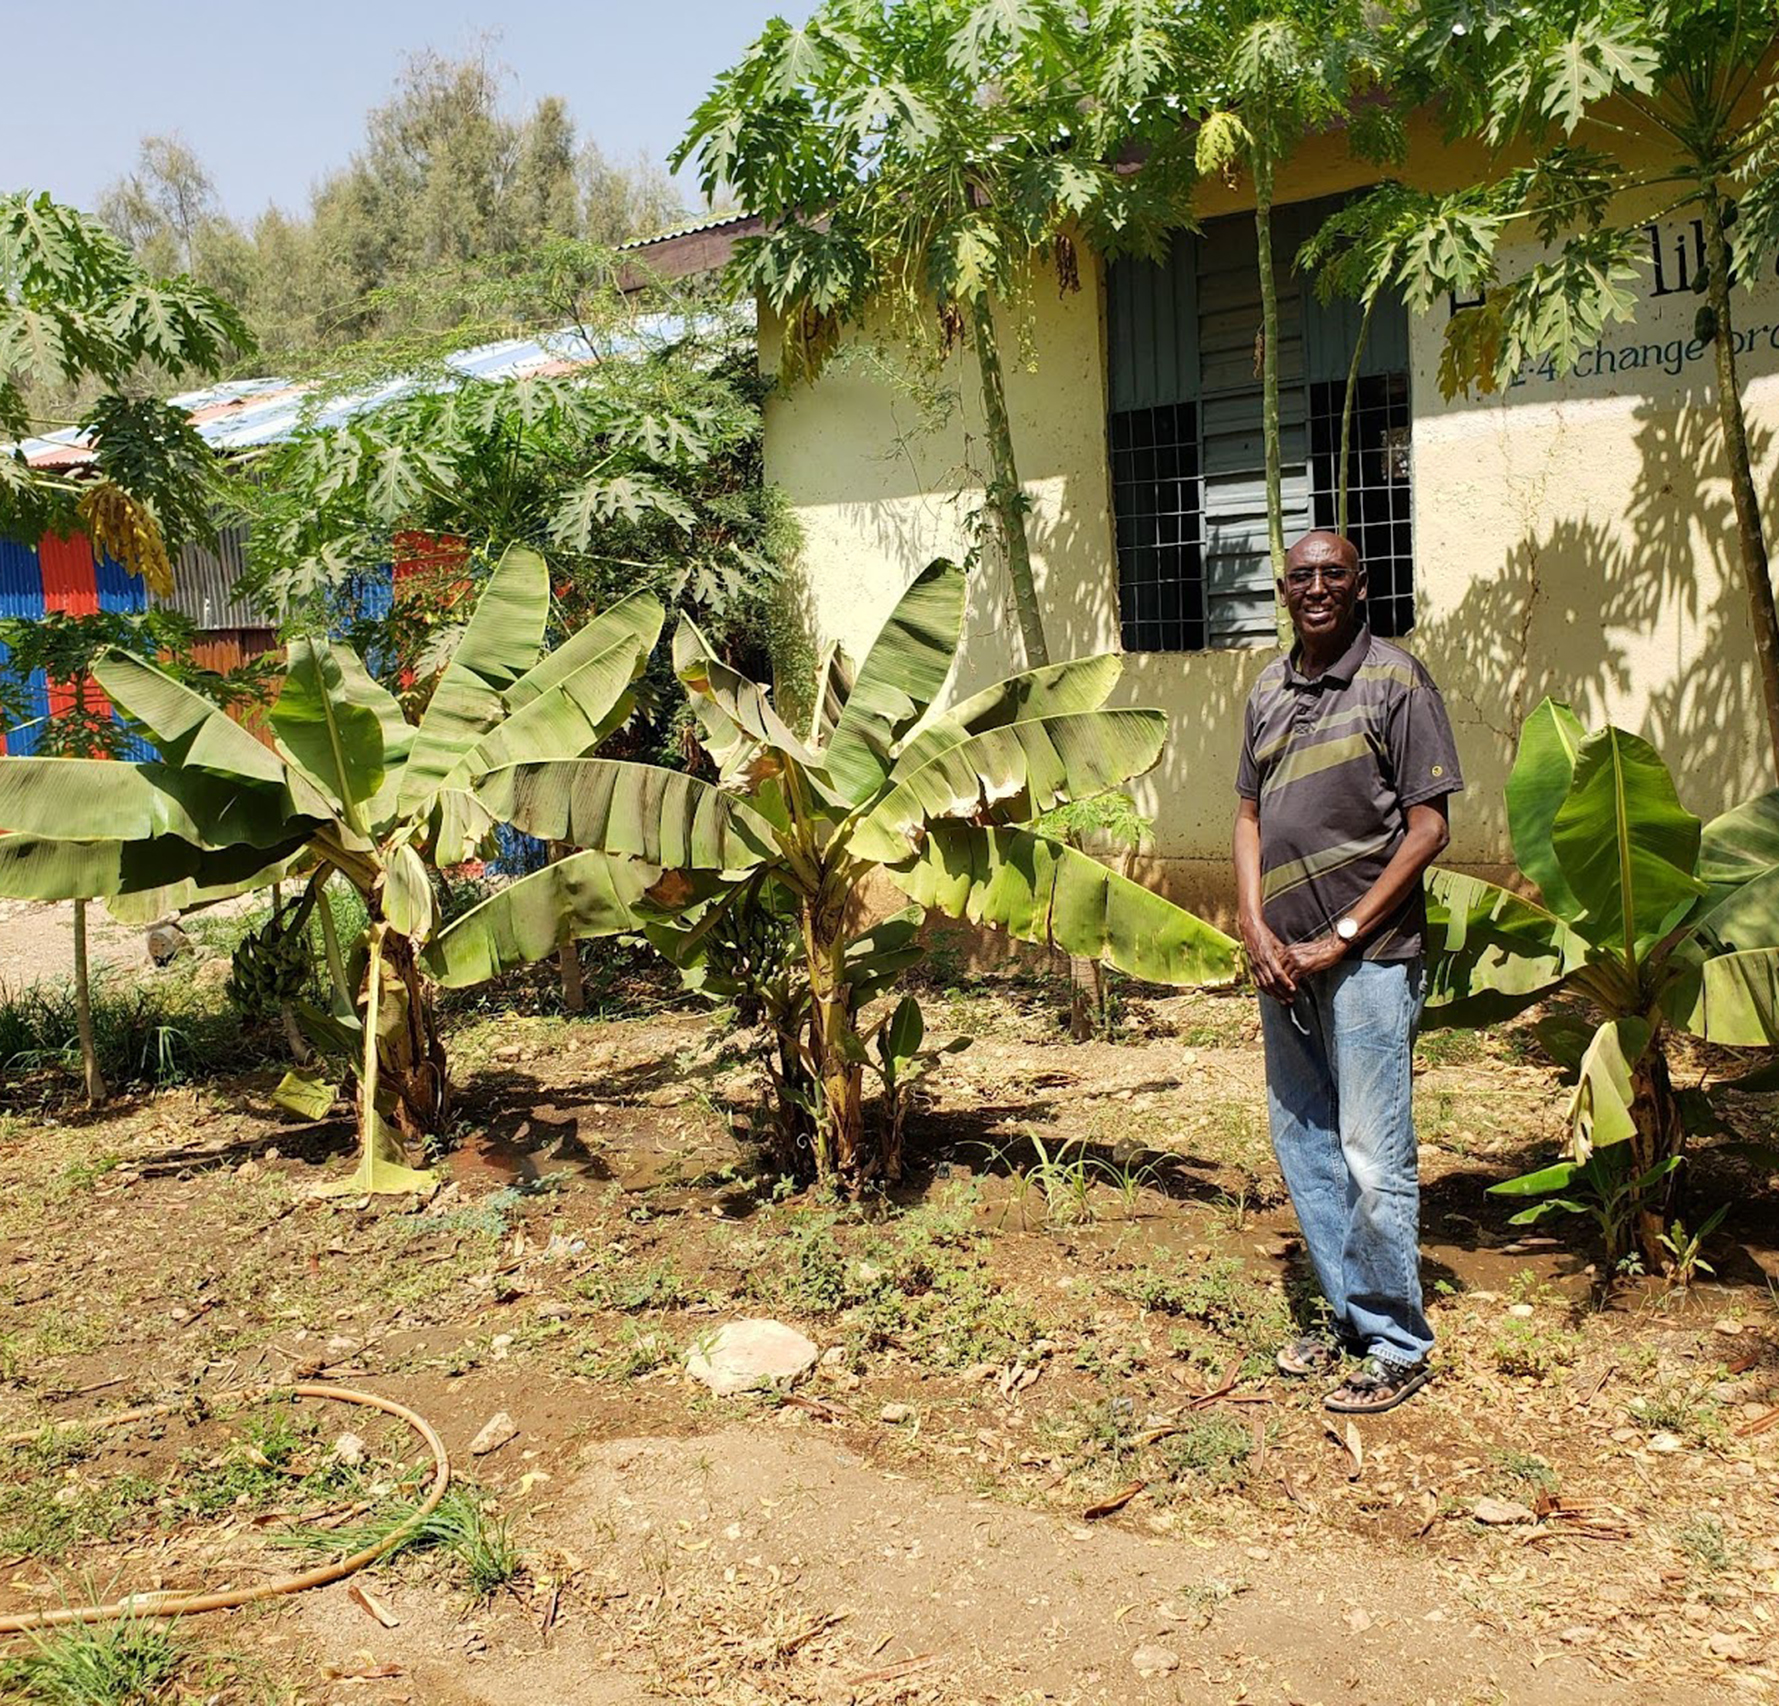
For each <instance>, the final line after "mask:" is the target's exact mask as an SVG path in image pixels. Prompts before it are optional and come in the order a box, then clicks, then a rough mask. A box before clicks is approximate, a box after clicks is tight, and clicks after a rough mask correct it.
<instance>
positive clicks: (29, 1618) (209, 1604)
mask: <svg viewBox="0 0 1779 1706" xmlns="http://www.w3.org/2000/svg"><path fill="white" fill-rule="evenodd" d="M285 1392H288V1393H289V1394H291V1396H293V1397H296V1398H329V1399H333V1400H335V1401H336V1402H338V1403H341V1404H362V1405H363V1406H364V1407H365V1408H366V1409H370V1410H381V1411H382V1412H383V1413H384V1414H385V1415H386V1416H394V1417H395V1418H396V1420H397V1421H400V1422H405V1423H406V1424H407V1425H408V1426H409V1427H410V1428H412V1429H413V1430H414V1432H415V1433H417V1434H419V1436H420V1437H421V1439H422V1440H424V1441H425V1442H426V1448H427V1450H428V1451H430V1452H431V1453H432V1461H433V1475H432V1485H431V1486H430V1487H429V1488H428V1489H427V1493H426V1497H425V1498H424V1499H422V1500H421V1502H420V1505H419V1508H418V1509H417V1510H415V1511H414V1513H413V1514H412V1515H411V1516H409V1517H407V1518H406V1519H405V1520H403V1521H402V1522H400V1523H398V1524H397V1525H396V1526H395V1527H394V1528H392V1529H391V1530H390V1531H389V1532H388V1533H387V1534H386V1535H384V1536H383V1538H382V1539H381V1540H379V1541H377V1542H376V1543H375V1544H374V1545H370V1546H366V1547H364V1548H363V1549H362V1550H361V1551H358V1552H354V1553H353V1554H352V1556H351V1557H350V1558H342V1559H340V1560H339V1561H338V1562H337V1563H333V1564H322V1565H319V1566H318V1567H317V1568H315V1569H313V1570H305V1571H303V1573H302V1574H301V1575H296V1576H285V1577H282V1578H281V1579H279V1580H278V1581H274V1582H265V1583H263V1584H262V1585H261V1586H259V1587H253V1588H235V1589H231V1590H228V1591H224V1592H219V1593H199V1594H193V1593H182V1592H179V1591H176V1590H165V1591H156V1592H152V1593H132V1594H125V1595H124V1596H123V1598H122V1599H117V1600H113V1601H112V1602H111V1604H109V1605H73V1606H64V1607H62V1608H61V1609H60V1610H57V1611H27V1612H19V1613H17V1614H16V1615H14V1616H11V1617H0V1635H22V1634H25V1633H26V1632H28V1631H30V1630H33V1629H55V1628H60V1627H62V1626H64V1625H66V1624H70V1623H109V1622H111V1621H112V1620H113V1619H115V1618H119V1617H193V1616H196V1615H197V1614H198V1613H200V1612H204V1611H231V1610H233V1609H234V1608H235V1607H236V1606H239V1605H250V1604H252V1603H253V1602H254V1601H255V1600H261V1599H277V1598H279V1597H280V1596H281V1595H284V1594H289V1593H302V1592H303V1591H304V1590H305V1589H308V1588H319V1587H325V1586H327V1584H328V1583H329V1582H337V1581H339V1580H341V1578H343V1577H345V1576H350V1575H354V1574H356V1573H357V1572H358V1571H359V1570H362V1569H363V1568H364V1567H365V1566H366V1565H367V1564H374V1563H375V1562H376V1561H377V1560H378V1559H379V1558H381V1557H382V1556H383V1554H384V1553H385V1552H388V1551H389V1550H390V1549H391V1548H392V1547H394V1546H396V1545H398V1544H399V1543H400V1542H401V1541H402V1540H404V1539H405V1538H406V1537H407V1535H408V1534H409V1532H410V1531H411V1530H413V1529H415V1528H417V1527H418V1526H419V1525H420V1524H421V1523H423V1522H424V1521H425V1520H426V1519H427V1518H428V1517H429V1516H431V1515H432V1513H433V1512H434V1511H435V1510H437V1509H438V1504H439V1500H440V1499H442V1498H443V1497H444V1496H445V1489H446V1488H447V1487H448V1486H449V1485H450V1484H451V1460H450V1458H449V1457H447V1456H446V1455H445V1442H444V1441H443V1440H441V1439H440V1438H439V1436H438V1433H437V1431H436V1430H435V1429H434V1427H433V1425H432V1423H430V1422H429V1421H427V1420H426V1418H425V1417H424V1416H421V1415H418V1414H416V1413H415V1412H414V1411H413V1410H410V1409H409V1408H408V1407H407V1405H405V1404H398V1403H396V1401H395V1400H394V1399H393V1398H379V1397H378V1396H377V1395H376V1394H375V1393H372V1392H357V1391H354V1390H353V1389H352V1388H351V1387H349V1386H321V1385H317V1384H315V1383H313V1382H308V1381H305V1382H302V1383H300V1384H297V1385H294V1386H291V1385H278V1384H276V1383H272V1384H268V1385H265V1386H251V1387H247V1388H245V1389H244V1390H241V1391H238V1392H222V1393H218V1394H217V1395H216V1396H215V1398H214V1399H208V1400H207V1402H213V1403H226V1402H233V1403H240V1404H250V1403H255V1402H257V1401H258V1400H259V1399H262V1398H268V1397H270V1396H271V1395H272V1394H273V1393H285ZM190 1402H191V1401H190V1399H176V1400H170V1401H168V1402H167V1403H163V1404H144V1405H142V1406H140V1407H139V1408H137V1409H134V1410H120V1411H119V1412H118V1413H117V1414H115V1415H111V1416H99V1417H96V1418H94V1419H93V1420H91V1421H85V1422H52V1423H51V1424H50V1427H51V1428H52V1429H57V1428H66V1427H92V1428H114V1427H121V1426H122V1425H123V1424H125V1423H126V1422H140V1421H145V1420H147V1419H148V1418H149V1417H151V1416H170V1415H176V1414H177V1413H178V1412H180V1411H181V1410H184V1409H187V1408H188V1407H189V1405H190ZM42 1433H43V1430H42V1429H41V1428H30V1429H27V1430H25V1431H24V1432H22V1433H13V1434H5V1435H0V1445H26V1444H29V1443H30V1442H31V1441H32V1440H34V1439H38V1438H40V1437H41V1436H42Z"/></svg>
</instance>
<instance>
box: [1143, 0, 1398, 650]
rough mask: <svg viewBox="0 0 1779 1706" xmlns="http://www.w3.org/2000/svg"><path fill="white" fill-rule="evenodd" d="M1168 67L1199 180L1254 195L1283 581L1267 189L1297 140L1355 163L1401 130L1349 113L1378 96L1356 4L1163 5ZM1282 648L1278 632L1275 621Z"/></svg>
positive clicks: (1366, 107) (1272, 529)
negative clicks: (1334, 137) (1341, 148)
mask: <svg viewBox="0 0 1779 1706" xmlns="http://www.w3.org/2000/svg"><path fill="white" fill-rule="evenodd" d="M1167 15H1168V27H1169V29H1170V31H1173V32H1177V34H1176V39H1175V43H1174V49H1173V52H1174V57H1175V59H1176V61H1177V62H1178V64H1179V65H1180V66H1181V67H1182V69H1183V72H1184V79H1185V80H1184V90H1185V96H1186V100H1187V102H1188V104H1189V105H1190V107H1191V108H1192V109H1193V111H1194V113H1195V115H1196V116H1197V117H1198V120H1199V123H1198V129H1197V133H1196V159H1197V165H1198V169H1199V170H1200V171H1201V172H1202V173H1204V174H1206V175H1207V176H1210V175H1214V174H1222V175H1223V176H1224V177H1226V178H1228V179H1230V180H1231V181H1233V180H1234V179H1235V177H1236V176H1237V175H1238V174H1239V173H1241V172H1246V173H1247V174H1248V176H1249V177H1250V178H1251V179H1252V182H1253V187H1254V229H1255V235H1256V238H1257V244H1258V249H1259V262H1260V316H1261V325H1260V340H1259V343H1260V348H1259V354H1260V363H1261V417H1262V430H1263V437H1264V439H1265V445H1266V513H1267V543H1268V547H1269V550H1270V553H1271V556H1272V572H1273V579H1274V580H1275V581H1277V580H1279V579H1281V578H1282V577H1283V575H1284V573H1285V522H1284V501H1283V496H1282V492H1281V464H1282V461H1283V457H1282V451H1281V445H1280V435H1279V300H1278V273H1277V270H1276V268H1275V263H1274V260H1273V247H1272V214H1273V194H1274V182H1275V179H1276V176H1277V173H1278V171H1279V170H1280V168H1281V167H1283V166H1284V165H1286V164H1287V163H1288V162H1289V160H1290V159H1291V157H1292V155H1294V154H1295V153H1296V151H1297V148H1298V146H1299V144H1300V143H1302V142H1303V141H1304V140H1305V138H1306V137H1308V136H1310V135H1312V134H1314V133H1315V132H1317V131H1321V130H1328V129H1332V128H1333V127H1335V126H1337V125H1339V126H1343V127H1344V128H1345V130H1346V133H1347V138H1346V139H1347V145H1348V146H1349V147H1350V148H1351V149H1352V150H1353V152H1354V153H1356V154H1359V155H1361V156H1362V157H1365V158H1390V157H1393V156H1396V155H1399V153H1400V150H1401V123H1400V120H1399V119H1398V117H1397V116H1396V113H1395V111H1394V109H1393V108H1392V107H1390V106H1389V105H1387V104H1385V103H1384V102H1382V101H1377V100H1370V101H1365V102H1363V103H1356V97H1360V96H1366V95H1370V94H1372V93H1374V92H1375V90H1376V88H1377V85H1378V54H1377V48H1376V44H1375V41H1374V38H1373V36H1372V32H1371V30H1370V28H1369V26H1368V23H1367V19H1366V8H1365V7H1364V6H1363V5H1361V4H1356V3H1354V0H1337V3H1335V4H1332V5H1330V4H1320V3H1318V4H1304V3H1301V0H1229V3H1225V4H1213V5H1208V6H1171V7H1169V8H1168V9H1167ZM1280 621H1281V637H1283V635H1284V633H1285V631H1286V630H1285V627H1284V625H1283V613H1282V612H1281V614H1280Z"/></svg>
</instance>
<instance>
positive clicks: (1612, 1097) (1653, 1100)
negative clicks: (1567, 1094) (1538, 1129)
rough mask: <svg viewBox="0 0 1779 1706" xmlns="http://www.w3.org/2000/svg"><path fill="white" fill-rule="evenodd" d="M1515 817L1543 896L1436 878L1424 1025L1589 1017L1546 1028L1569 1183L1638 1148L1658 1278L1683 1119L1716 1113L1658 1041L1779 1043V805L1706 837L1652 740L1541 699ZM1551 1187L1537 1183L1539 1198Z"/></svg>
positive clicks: (1513, 794) (1521, 853)
mask: <svg viewBox="0 0 1779 1706" xmlns="http://www.w3.org/2000/svg"><path fill="white" fill-rule="evenodd" d="M1507 820H1508V828H1509V831H1510V833H1511V835H1512V839H1513V850H1514V858H1515V860H1516V861H1517V863H1518V866H1519V870H1520V874H1521V876H1522V877H1523V878H1525V879H1526V880H1527V881H1528V882H1529V883H1531V884H1535V885H1536V887H1537V898H1536V899H1534V898H1530V897H1528V896H1526V895H1523V894H1519V893H1516V892H1514V891H1513V890H1511V889H1506V888H1502V887H1499V886H1498V885H1496V884H1494V883H1489V882H1485V881H1483V880H1481V879H1479V878H1477V877H1472V876H1465V875H1462V874H1460V873H1458V872H1455V871H1447V870H1438V871H1435V872H1434V873H1433V874H1432V877H1431V879H1430V882H1429V906H1428V921H1429V925H1430V934H1429V938H1428V940H1429V946H1430V949H1431V965H1430V967H1429V993H1428V998H1427V1014H1426V1017H1427V1021H1428V1022H1429V1023H1440V1022H1443V1023H1448V1024H1477V1023H1491V1022H1496V1021H1499V1020H1501V1019H1505V1018H1509V1017H1511V1016H1512V1015H1514V1014H1516V1013H1519V1012H1522V1011H1524V1010H1525V1009H1526V1008H1528V1007H1530V1006H1532V1005H1533V1004H1534V1003H1537V1002H1540V1001H1544V1000H1548V999H1549V998H1551V997H1553V996H1556V995H1559V994H1562V995H1568V996H1571V997H1574V998H1577V999H1578V1000H1579V1001H1580V1002H1581V1003H1582V1004H1583V1005H1584V1007H1585V1008H1586V1009H1587V1010H1588V1012H1589V1020H1588V1024H1587V1027H1586V1028H1585V1030H1584V1031H1583V1033H1582V1034H1580V1035H1575V1034H1574V1033H1573V1032H1571V1031H1568V1030H1567V1028H1566V1027H1564V1026H1563V1025H1562V1024H1560V1023H1554V1022H1553V1023H1549V1024H1547V1025H1546V1026H1544V1027H1541V1030H1540V1035H1541V1036H1543V1037H1545V1038H1546V1039H1547V1041H1548V1042H1549V1043H1550V1044H1551V1045H1552V1046H1553V1050H1554V1052H1557V1053H1558V1054H1560V1055H1567V1056H1569V1057H1570V1058H1569V1060H1568V1064H1571V1065H1572V1066H1573V1067H1574V1068H1575V1070H1576V1074H1577V1076H1576V1083H1575V1091H1574V1094H1573V1096H1572V1097H1571V1099H1570V1103H1569V1109H1568V1126H1569V1137H1568V1143H1569V1148H1570V1150H1571V1153H1572V1157H1573V1162H1574V1165H1575V1167H1576V1168H1577V1169H1579V1168H1581V1167H1583V1166H1585V1164H1586V1163H1587V1161H1588V1159H1589V1157H1590V1155H1591V1154H1592V1153H1593V1152H1594V1151H1595V1150H1597V1149H1602V1148H1605V1147H1608V1146H1610V1145H1613V1144H1619V1143H1623V1144H1627V1145H1629V1150H1630V1153H1629V1163H1628V1169H1627V1171H1628V1176H1629V1177H1630V1178H1631V1179H1633V1180H1635V1181H1641V1182H1646V1183H1647V1188H1646V1189H1644V1190H1643V1192H1642V1200H1641V1201H1640V1203H1639V1205H1638V1208H1637V1212H1636V1215H1635V1221H1634V1229H1635V1234H1636V1238H1637V1242H1638V1245H1639V1248H1640V1251H1641V1254H1642V1257H1643V1260H1644V1262H1645V1263H1646V1265H1647V1266H1648V1267H1649V1268H1650V1270H1651V1271H1654V1270H1656V1269H1659V1268H1661V1267H1662V1266H1663V1265H1664V1264H1665V1261H1666V1250H1665V1247H1664V1245H1663V1243H1662V1233H1663V1232H1664V1230H1665V1229H1666V1218H1667V1213H1668V1209H1669V1207H1670V1204H1671V1199H1672V1193H1673V1191H1674V1189H1675V1181H1676V1175H1677V1172H1678V1167H1679V1161H1680V1159H1681V1158H1682V1156H1683V1152H1684V1149H1685V1144H1686V1137H1687V1131H1688V1127H1689V1124H1695V1123H1699V1122H1700V1120H1701V1118H1702V1117H1705V1116H1706V1115H1707V1113H1708V1110H1707V1109H1706V1108H1705V1107H1704V1106H1703V1105H1702V1104H1701V1103H1700V1102H1699V1101H1698V1100H1696V1099H1694V1098H1693V1097H1692V1096H1691V1095H1690V1094H1689V1093H1677V1092H1676V1091H1675V1088H1674V1084H1673V1078H1672V1074H1671V1072H1670V1070H1669V1062H1668V1044H1669V1039H1670V1038H1671V1037H1672V1036H1673V1035H1674V1034H1675V1033H1676V1032H1679V1033H1684V1034H1686V1035H1689V1036H1694V1037H1698V1038H1700V1039H1702V1040H1703V1041H1706V1042H1710V1043H1718V1044H1722V1045H1725V1046H1727V1047H1732V1048H1771V1047H1773V1046H1775V1045H1776V1044H1779V790H1775V791H1773V792H1770V793H1766V794H1762V795H1760V796H1758V797H1757V798H1755V799H1753V800H1750V801H1748V802H1747V803H1746V804H1744V805H1742V806H1739V807H1737V808H1736V809H1735V810H1733V811H1730V812H1726V813H1725V814H1724V815H1723V816H1721V817H1718V818H1715V819H1713V820H1712V821H1711V822H1710V823H1701V821H1700V819H1698V818H1697V817H1695V816H1694V815H1693V814H1692V813H1691V812H1689V811H1687V810H1686V808H1685V807H1684V806H1683V805H1682V804H1681V802H1680V798H1679V795H1678V793H1677V792H1676V790H1675V787H1674V780H1673V778H1672V776H1671V775H1670V774H1669V773H1668V769H1667V766H1666V765H1665V764H1664V763H1663V762H1662V759H1661V756H1660V754H1658V753H1657V752H1656V750H1655V749H1654V747H1652V746H1651V745H1650V744H1649V743H1648V742H1647V741H1644V740H1641V739H1639V738H1638V737H1637V736H1636V735H1633V734H1629V733H1627V732H1626V731H1625V730H1623V729H1620V728H1614V727H1610V726H1608V727H1605V728H1601V729H1596V730H1594V731H1593V732H1592V733H1589V732H1588V731H1587V730H1585V729H1584V728H1583V727H1582V725H1581V723H1580V721H1579V719H1578V718H1577V717H1576V716H1575V713H1574V712H1573V711H1572V710H1571V709H1570V708H1569V706H1567V705H1565V704H1562V703H1560V702H1558V701H1556V700H1552V699H1546V700H1545V701H1544V702H1543V703H1542V704H1541V705H1540V706H1539V707H1538V708H1537V710H1535V711H1534V712H1533V713H1532V715H1531V716H1530V717H1529V718H1528V719H1527V721H1526V724H1525V727H1524V729H1523V730H1522V731H1521V734H1520V744H1519V751H1518V753H1517V755H1516V756H1515V759H1514V766H1513V770H1512V773H1511V775H1510V776H1509V778H1508V783H1507ZM1670 1163H1672V1164H1670ZM1549 1173H1550V1170H1549V1169H1546V1170H1545V1172H1544V1173H1541V1174H1538V1175H1532V1176H1531V1177H1533V1178H1534V1179H1536V1180H1538V1181H1539V1182H1540V1188H1541V1189H1542V1188H1543V1185H1544V1184H1545V1183H1546V1182H1548V1181H1547V1180H1546V1174H1549ZM1577 1176H1579V1174H1578V1175H1577ZM1551 1177H1553V1178H1554V1177H1555V1175H1554V1174H1553V1175H1551ZM1564 1178H1565V1180H1567V1179H1568V1175H1567V1174H1565V1175H1564ZM1658 1187H1659V1189H1658ZM1503 1189H1504V1190H1506V1191H1507V1192H1508V1194H1514V1195H1525V1194H1528V1189H1529V1187H1526V1186H1525V1182H1524V1181H1512V1182H1510V1184H1509V1185H1508V1186H1506V1187H1503ZM1622 1253H1623V1252H1622V1251H1619V1250H1613V1251H1611V1252H1609V1254H1610V1255H1611V1256H1612V1257H1613V1258H1614V1259H1616V1258H1617V1257H1618V1256H1619V1255H1620V1254H1622Z"/></svg>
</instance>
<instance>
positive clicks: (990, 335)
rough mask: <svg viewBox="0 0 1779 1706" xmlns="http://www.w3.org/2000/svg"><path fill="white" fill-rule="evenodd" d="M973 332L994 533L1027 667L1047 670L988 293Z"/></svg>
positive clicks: (973, 315) (974, 309) (975, 313)
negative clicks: (979, 376) (998, 545)
mask: <svg viewBox="0 0 1779 1706" xmlns="http://www.w3.org/2000/svg"><path fill="white" fill-rule="evenodd" d="M970 332H971V338H972V341H973V342H974V343H975V346H976V368H977V371H978V372H979V373H980V374H981V376H982V422H983V429H984V431H985V432H986V433H987V435H988V489H987V491H986V492H985V493H984V494H983V495H984V497H985V498H986V499H987V502H988V509H989V513H990V514H991V515H993V517H994V518H995V531H996V532H997V533H999V535H1000V539H1001V549H1002V551H1003V553H1004V554H1005V560H1006V564H1007V580H1008V583H1009V585H1010V587H1011V589H1012V592H1013V610H1014V614H1015V615H1016V616H1018V618H1019V637H1020V640H1021V642H1022V643H1023V644H1024V646H1025V666H1026V668H1027V669H1042V668H1043V667H1044V666H1045V665H1046V664H1047V663H1049V662H1050V647H1049V646H1048V644H1047V643H1046V642H1045V639H1044V616H1043V612H1042V611H1041V610H1040V609H1039V608H1038V589H1037V583H1036V582H1035V581H1033V579H1032V552H1031V542H1030V541H1029V540H1028V539H1027V537H1026V532H1025V511H1026V502H1025V491H1024V488H1023V487H1022V486H1021V485H1020V483H1019V465H1018V463H1017V462H1016V461H1015V459H1014V455H1013V425H1012V421H1011V419H1010V418H1009V416H1008V414H1007V387H1006V381H1005V378H1004V377H1003V375H1002V373H1001V350H1000V344H999V343H998V342H997V335H996V332H995V317H994V306H993V304H992V303H990V301H989V299H988V293H987V292H986V291H979V292H978V293H977V294H976V295H975V296H973V297H972V298H971V299H970Z"/></svg>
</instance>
